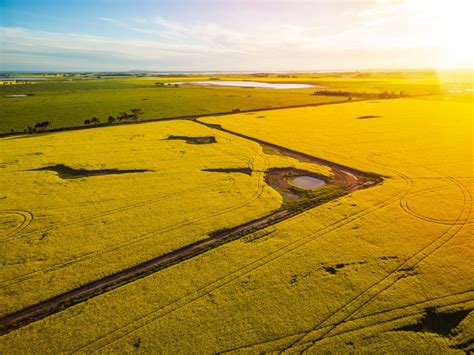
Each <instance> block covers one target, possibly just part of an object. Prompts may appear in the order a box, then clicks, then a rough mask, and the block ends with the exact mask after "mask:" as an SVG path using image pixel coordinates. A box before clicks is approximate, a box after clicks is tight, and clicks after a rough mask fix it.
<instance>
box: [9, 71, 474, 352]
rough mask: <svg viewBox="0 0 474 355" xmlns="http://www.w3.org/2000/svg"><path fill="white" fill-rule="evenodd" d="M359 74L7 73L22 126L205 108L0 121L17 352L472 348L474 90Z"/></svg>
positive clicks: (425, 78)
mask: <svg viewBox="0 0 474 355" xmlns="http://www.w3.org/2000/svg"><path fill="white" fill-rule="evenodd" d="M358 75H359V74H357V73H355V74H354V73H345V74H344V75H342V74H341V76H340V77H327V76H325V75H319V76H318V75H317V74H304V75H302V74H301V75H298V76H296V77H295V78H291V80H290V79H288V78H284V77H277V76H276V75H273V76H271V77H269V78H265V79H261V80H262V81H264V80H268V81H269V82H273V81H278V82H288V81H294V82H309V83H315V84H316V83H318V84H321V85H323V86H327V87H328V88H330V90H332V91H333V92H336V93H339V94H340V93H341V92H350V93H351V95H350V96H349V97H343V98H342V99H341V97H338V96H337V95H335V96H331V95H313V91H314V90H308V89H303V90H290V91H279V90H271V89H268V90H262V89H243V88H211V87H191V86H186V85H184V86H182V87H178V88H167V87H159V88H158V87H155V86H154V82H155V79H152V80H150V79H144V78H140V79H137V78H129V79H120V78H114V79H107V80H98V81H84V82H75V81H73V82H62V81H57V82H54V83H53V82H50V83H44V84H43V83H38V84H31V85H16V86H15V85H11V86H5V87H2V88H0V90H3V91H2V95H3V96H4V95H7V94H13V93H34V96H30V97H26V98H25V97H23V98H18V99H17V98H15V99H13V98H4V97H2V98H1V99H0V100H1V102H2V123H1V124H2V129H4V130H5V131H9V126H11V125H12V124H18V126H17V127H19V128H18V129H20V128H21V127H23V126H24V125H25V124H26V125H27V124H31V123H32V122H36V121H35V120H38V121H43V120H48V119H52V118H51V117H54V119H52V121H53V127H52V129H54V128H55V127H71V126H76V125H79V126H83V122H82V119H83V118H89V119H90V118H91V117H98V118H99V119H101V122H104V121H103V120H104V119H105V118H106V117H107V116H108V115H113V114H118V113H119V112H121V111H122V110H129V109H130V108H133V107H137V108H141V109H143V111H144V112H145V113H144V114H143V116H142V117H140V118H139V119H137V120H138V121H143V120H147V119H152V118H160V117H173V116H190V117H186V118H183V119H174V120H168V121H163V122H148V123H143V124H126V125H119V124H117V122H113V123H111V124H107V125H104V126H100V125H98V126H97V127H93V128H90V129H87V130H83V129H77V130H76V129H74V130H71V131H65V132H53V131H51V132H48V129H46V130H45V131H44V132H38V133H34V134H21V135H20V134H15V135H11V136H6V137H3V138H1V139H0V171H1V174H0V185H1V186H2V187H4V188H3V189H2V190H1V191H0V235H1V237H0V244H1V245H2V250H4V253H2V260H1V265H2V271H1V279H0V285H1V292H0V297H1V298H0V299H1V305H2V306H1V309H0V313H1V317H2V318H1V323H0V325H1V326H2V327H1V328H0V329H1V331H2V334H3V335H2V337H1V341H0V351H1V352H2V353H19V354H21V353H27V352H35V353H49V352H52V353H56V352H79V353H91V352H100V353H117V352H133V351H137V350H138V351H142V352H162V353H194V352H196V349H199V351H200V352H204V353H221V352H231V353H234V352H235V353H239V352H243V353H267V352H288V353H302V352H309V353H321V352H330V353H345V352H352V351H354V349H357V350H360V351H363V352H364V351H366V352H376V353H379V352H388V353H391V352H392V353H393V352H403V351H405V350H406V349H419V351H420V352H422V353H440V352H441V353H444V352H451V351H458V350H459V351H465V352H469V351H471V350H472V329H473V321H474V318H473V313H472V309H473V308H474V290H473V289H472V286H471V285H472V283H473V282H474V268H473V266H472V262H471V260H472V259H473V258H474V253H473V249H472V243H473V240H472V236H473V234H474V220H473V211H472V205H473V194H474V174H473V173H474V172H473V164H472V163H473V155H472V154H473V150H472V138H473V136H472V119H473V116H472V114H473V111H472V110H473V104H472V97H469V95H467V94H466V92H464V91H463V92H462V93H459V94H457V95H456V94H453V93H450V92H446V90H447V89H445V88H442V87H441V85H440V84H439V83H438V82H437V81H436V78H433V77H431V76H429V75H427V74H426V73H418V74H417V75H415V74H414V73H408V74H407V77H406V78H405V79H402V78H400V77H398V76H399V75H400V74H399V73H396V74H394V73H391V74H390V73H377V74H373V76H370V77H368V78H367V77H366V78H363V77H357V76H358ZM346 76H348V77H349V78H345V77H346ZM219 79H221V80H228V79H246V80H256V78H254V77H248V76H246V77H238V76H224V75H223V76H222V77H220V78H219ZM160 80H161V79H160ZM193 80H194V78H193ZM156 81H158V79H157V80H156ZM161 81H163V82H166V81H172V80H171V79H170V80H161ZM451 85H453V84H451ZM415 88H416V90H415ZM400 91H403V92H404V94H403V95H400ZM385 92H388V93H390V92H393V93H394V94H393V97H391V98H387V99H384V98H381V99H377V98H372V96H371V95H381V94H383V93H385ZM353 93H359V96H357V95H353ZM361 93H362V94H361ZM145 97H147V98H148V99H147V100H143V98H145ZM30 99H31V101H27V100H30ZM33 100H37V101H33ZM140 100H141V101H140ZM4 102H5V103H6V104H5V105H3V103H4ZM34 102H36V103H34ZM81 102H84V104H82V103H81ZM321 103H324V105H321V106H314V107H311V106H308V107H299V108H286V109H273V110H265V109H266V108H269V107H286V106H294V105H312V104H321ZM80 105H83V106H80ZM167 105H168V106H167ZM41 107H44V112H42V113H41V114H38V112H40V111H41V110H40V108H41ZM79 107H83V109H80V108H79ZM236 108H238V109H239V110H241V111H245V110H257V109H258V110H261V111H258V112H257V111H255V112H237V111H236V112H234V113H233V114H224V115H220V116H212V115H209V116H207V117H197V118H194V117H192V116H193V115H200V114H207V113H209V114H212V113H217V112H221V111H222V112H227V111H229V112H231V111H232V110H234V109H236ZM22 110H24V112H25V115H23V116H22V115H20V112H21V111H22ZM68 112H69V113H70V114H67V113H68ZM130 122H131V123H133V121H130ZM298 178H299V179H298ZM301 178H303V179H301ZM301 181H303V183H301ZM19 182H21V184H19ZM311 184H314V185H311ZM61 297H62V298H61ZM22 312H23V313H22ZM71 334H74V336H71ZM25 339H26V340H27V341H25Z"/></svg>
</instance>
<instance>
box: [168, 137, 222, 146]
mask: <svg viewBox="0 0 474 355" xmlns="http://www.w3.org/2000/svg"><path fill="white" fill-rule="evenodd" d="M164 140H182V141H185V142H186V143H187V144H212V143H217V140H216V137H214V136H204V137H187V136H169V137H168V138H166V139H164Z"/></svg>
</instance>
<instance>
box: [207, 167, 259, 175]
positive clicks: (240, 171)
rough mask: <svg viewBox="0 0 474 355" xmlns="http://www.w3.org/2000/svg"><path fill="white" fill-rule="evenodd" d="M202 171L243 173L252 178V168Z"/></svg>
mask: <svg viewBox="0 0 474 355" xmlns="http://www.w3.org/2000/svg"><path fill="white" fill-rule="evenodd" d="M201 171H207V172H211V173H228V174H229V173H241V174H246V175H248V176H252V169H250V168H227V169H201Z"/></svg>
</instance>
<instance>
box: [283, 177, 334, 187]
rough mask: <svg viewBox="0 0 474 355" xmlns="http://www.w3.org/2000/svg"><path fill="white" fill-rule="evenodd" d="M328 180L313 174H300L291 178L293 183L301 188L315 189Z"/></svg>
mask: <svg viewBox="0 0 474 355" xmlns="http://www.w3.org/2000/svg"><path fill="white" fill-rule="evenodd" d="M325 183H326V182H325V181H324V180H322V179H318V178H315V177H312V176H304V175H303V176H298V177H295V178H294V179H292V180H291V184H292V185H295V186H296V187H299V188H301V189H306V190H313V189H317V188H319V187H321V186H323V185H324V184H325Z"/></svg>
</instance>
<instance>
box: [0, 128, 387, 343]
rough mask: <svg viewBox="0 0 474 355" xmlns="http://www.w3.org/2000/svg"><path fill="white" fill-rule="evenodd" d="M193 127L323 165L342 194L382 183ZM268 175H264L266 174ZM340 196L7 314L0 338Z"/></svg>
mask: <svg viewBox="0 0 474 355" xmlns="http://www.w3.org/2000/svg"><path fill="white" fill-rule="evenodd" d="M194 121H195V122H196V123H199V124H203V125H205V126H207V127H209V128H212V129H217V130H220V131H223V132H226V133H228V134H232V135H235V136H238V137H240V138H244V139H247V140H251V141H253V142H256V143H258V144H260V145H261V146H262V148H263V149H267V150H272V151H273V152H276V153H277V154H281V155H286V156H289V157H293V158H296V159H298V160H303V161H307V162H312V163H316V164H319V165H324V166H327V167H329V168H331V170H332V172H333V176H332V177H331V178H330V179H328V181H329V183H331V184H333V185H335V186H337V187H339V188H340V191H342V192H343V194H348V193H350V192H352V191H354V190H358V189H363V188H368V187H371V186H374V185H376V184H377V183H380V182H381V181H382V179H381V177H380V176H378V175H375V174H371V173H365V172H362V171H359V170H356V169H353V168H349V167H345V166H343V165H340V164H337V163H333V162H330V161H327V160H324V159H320V158H317V157H313V156H311V155H308V154H305V153H300V152H297V151H295V150H291V149H288V148H285V147H282V146H278V145H276V144H272V143H268V142H265V141H262V140H259V139H256V138H253V137H249V136H245V135H243V134H240V133H236V132H232V131H230V130H227V129H224V128H222V127H221V126H217V125H211V124H206V123H203V122H200V121H198V120H196V119H194ZM269 173H270V172H267V174H269ZM340 196H341V193H339V194H335V195H333V196H329V199H328V198H326V199H322V200H315V199H312V200H304V199H302V200H301V203H298V204H297V205H296V206H295V205H294V206H293V207H288V208H286V209H280V210H277V211H274V212H272V213H270V214H268V215H267V216H264V217H261V218H258V219H254V220H252V221H249V222H246V223H244V224H241V225H238V226H235V227H233V228H230V229H227V230H222V231H216V232H214V233H211V234H210V235H209V237H208V238H206V239H203V240H200V241H197V242H194V243H191V244H189V245H186V246H184V247H182V248H179V249H177V250H174V251H172V252H170V253H167V254H164V255H161V256H159V257H157V258H154V259H152V260H149V261H146V262H144V263H141V264H138V265H136V266H133V267H131V268H128V269H125V270H122V271H120V272H117V273H115V274H112V275H110V276H107V277H104V278H102V279H99V280H96V281H94V282H91V283H88V284H86V285H83V286H80V287H78V288H76V289H73V290H71V291H68V292H65V293H63V294H60V295H58V296H55V297H52V298H50V299H47V300H45V301H42V302H40V303H37V304H34V305H32V306H29V307H26V308H24V309H22V310H19V311H17V312H14V313H11V314H8V315H6V316H4V317H2V318H1V319H0V334H6V333H8V332H10V331H12V330H14V329H17V328H20V327H22V326H25V325H27V324H29V323H32V322H34V321H36V320H39V319H43V318H45V317H47V316H49V315H51V314H54V313H57V312H60V311H61V310H63V309H65V308H68V307H71V306H73V305H75V304H78V303H81V302H84V301H86V300H88V299H90V298H92V297H95V296H97V295H100V294H102V293H104V292H107V291H110V290H112V289H115V288H117V287H120V286H123V285H125V284H127V283H129V282H132V281H134V280H137V279H139V278H142V277H145V276H147V275H149V274H152V273H154V272H157V271H159V270H162V269H164V268H166V267H169V266H171V265H174V264H176V263H179V262H182V261H184V260H187V259H190V258H192V257H194V256H197V255H200V254H202V253H204V252H206V251H208V250H210V249H213V248H216V247H218V246H220V245H222V244H225V243H228V242H230V241H233V240H235V239H238V238H241V237H243V236H245V235H248V234H250V233H252V232H254V231H256V230H259V229H263V228H265V227H268V226H270V225H273V224H276V223H279V222H281V221H283V220H285V219H288V218H290V217H293V216H295V215H297V214H300V213H302V212H304V211H306V210H308V209H311V208H314V207H316V206H318V205H321V204H323V203H325V202H328V201H329V200H332V199H335V198H337V197H340Z"/></svg>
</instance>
